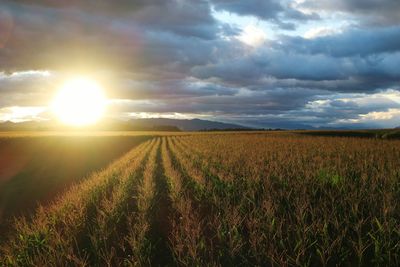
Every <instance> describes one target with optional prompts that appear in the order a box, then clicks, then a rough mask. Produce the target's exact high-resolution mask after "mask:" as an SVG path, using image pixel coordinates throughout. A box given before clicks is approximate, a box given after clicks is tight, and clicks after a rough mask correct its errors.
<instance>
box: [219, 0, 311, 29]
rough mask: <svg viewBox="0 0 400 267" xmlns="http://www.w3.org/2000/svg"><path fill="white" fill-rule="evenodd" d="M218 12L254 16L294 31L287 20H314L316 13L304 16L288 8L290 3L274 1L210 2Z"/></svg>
mask: <svg viewBox="0 0 400 267" xmlns="http://www.w3.org/2000/svg"><path fill="white" fill-rule="evenodd" d="M212 4H213V6H214V8H215V9H216V10H218V11H227V12H231V13H235V14H238V15H244V16H255V17H257V18H259V19H262V20H267V21H272V22H274V23H276V24H277V25H278V26H280V27H281V28H283V29H286V30H294V29H295V24H294V23H292V22H289V21H288V20H300V21H302V20H315V19H318V18H319V16H318V14H317V13H312V14H305V13H303V12H301V11H299V10H297V9H294V8H292V7H291V6H290V2H287V1H276V0H247V1H241V0H212Z"/></svg>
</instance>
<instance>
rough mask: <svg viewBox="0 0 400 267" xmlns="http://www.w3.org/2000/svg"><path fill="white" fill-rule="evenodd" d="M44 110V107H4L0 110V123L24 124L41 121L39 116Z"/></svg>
mask: <svg viewBox="0 0 400 267" xmlns="http://www.w3.org/2000/svg"><path fill="white" fill-rule="evenodd" d="M46 109H47V108H46V107H18V106H15V107H5V108H2V109H0V121H12V122H24V121H31V120H36V121H37V120H43V118H41V117H40V114H41V113H43V112H45V111H46Z"/></svg>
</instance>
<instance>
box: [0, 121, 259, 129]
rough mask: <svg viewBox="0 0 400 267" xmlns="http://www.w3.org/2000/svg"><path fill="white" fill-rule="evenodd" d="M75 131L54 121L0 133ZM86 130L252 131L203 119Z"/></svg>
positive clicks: (109, 123)
mask: <svg viewBox="0 0 400 267" xmlns="http://www.w3.org/2000/svg"><path fill="white" fill-rule="evenodd" d="M68 129H74V128H73V127H67V126H64V125H61V124H59V123H57V122H54V121H29V122H19V123H14V122H10V121H6V122H3V123H0V131H52V130H68ZM82 129H84V130H107V131H108V130H111V131H112V130H121V131H135V130H149V131H152V130H156V131H157V130H161V131H204V130H229V129H235V130H246V129H249V130H250V129H251V128H248V127H245V126H242V125H238V124H231V123H224V122H217V121H209V120H201V119H167V118H148V119H132V120H128V121H119V120H110V119H108V120H103V121H101V122H99V123H97V124H96V125H93V126H88V127H84V128H82Z"/></svg>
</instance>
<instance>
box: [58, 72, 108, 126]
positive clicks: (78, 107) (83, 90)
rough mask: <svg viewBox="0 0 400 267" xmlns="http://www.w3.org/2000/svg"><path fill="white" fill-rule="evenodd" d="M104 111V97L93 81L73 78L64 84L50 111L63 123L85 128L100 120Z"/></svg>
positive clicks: (99, 87) (98, 86)
mask: <svg viewBox="0 0 400 267" xmlns="http://www.w3.org/2000/svg"><path fill="white" fill-rule="evenodd" d="M105 109H106V97H105V94H104V92H103V90H102V88H101V86H100V85H99V84H98V83H97V82H95V81H94V80H91V79H87V78H75V79H71V80H68V81H67V82H65V83H64V84H63V85H62V86H61V88H60V90H59V92H58V93H57V95H56V97H55V98H54V100H53V103H52V110H53V112H54V114H55V115H56V117H57V118H58V119H59V120H60V121H61V122H63V123H65V124H67V125H72V126H85V125H90V124H94V123H96V122H97V121H98V120H100V119H101V117H102V116H103V114H104V112H105Z"/></svg>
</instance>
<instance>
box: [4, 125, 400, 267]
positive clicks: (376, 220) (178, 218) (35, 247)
mask: <svg viewBox="0 0 400 267" xmlns="http://www.w3.org/2000/svg"><path fill="white" fill-rule="evenodd" d="M147 136H148V137H145V136H142V137H140V136H134V135H132V136H125V137H110V136H109V137H104V136H103V137H96V138H99V139H96V138H94V137H91V138H89V139H88V138H85V137H71V136H70V137H49V136H42V137H24V138H22V137H14V138H9V139H5V138H4V139H1V143H0V144H1V148H2V149H3V150H4V149H9V150H10V151H12V152H13V153H14V155H15V157H16V158H18V160H19V161H20V160H21V157H22V158H23V157H24V156H23V155H26V154H28V155H29V156H30V157H33V158H34V159H32V160H31V163H30V164H31V165H29V164H28V165H27V166H30V167H23V168H22V169H23V170H24V172H23V174H21V175H23V176H21V177H22V178H18V177H20V176H18V175H17V176H15V175H14V176H10V177H9V178H8V180H7V181H5V180H4V179H3V180H2V186H1V190H2V192H1V196H2V201H3V202H4V196H8V195H10V194H11V193H10V192H12V190H16V189H15V187H16V186H17V182H14V183H15V185H14V187H10V185H8V186H7V184H10V183H11V184H12V183H13V181H17V180H18V179H23V182H24V184H25V186H24V189H23V191H20V193H18V194H17V195H16V196H15V197H14V198H13V201H12V202H13V203H19V202H18V198H23V199H24V203H26V202H34V201H38V200H39V199H41V200H42V198H38V196H37V194H36V193H35V192H36V191H47V193H46V194H42V195H41V196H43V197H44V196H47V195H48V194H50V195H51V194H52V193H53V192H54V191H53V190H54V187H57V188H58V189H57V192H59V193H58V194H57V195H56V196H53V197H52V198H51V199H52V200H51V201H42V202H41V203H42V205H40V206H39V207H37V208H36V209H35V212H31V213H30V214H29V215H28V214H27V215H25V216H17V217H16V218H15V220H14V221H13V223H12V225H11V226H10V229H8V230H7V231H6V232H5V233H4V235H2V241H1V242H2V243H1V254H0V255H1V256H0V265H1V266H150V265H152V266H165V265H169V266H174V265H177V266H219V265H223V266H335V265H342V266H358V265H363V266H370V265H381V266H388V265H391V266H398V265H399V264H400V258H399V255H400V247H399V245H398V244H400V231H399V229H400V221H399V219H400V218H399V214H400V204H399V203H400V201H399V200H400V168H399V166H400V141H397V140H382V139H374V138H356V137H326V136H322V137H321V136H308V135H303V134H298V133H293V132H271V133H269V132H265V133H261V132H255V133H250V132H245V133H239V132H237V133H196V134H188V133H181V134H175V135H174V134H169V133H164V134H157V135H151V134H149V135H147ZM74 138H78V139H76V140H75V139H74ZM67 143H68V145H67ZM111 147H112V148H111ZM110 149H111V150H110ZM29 153H31V154H29ZM4 155H5V154H2V155H1V159H2V160H4V159H6V158H7V157H5V156H4ZM7 155H8V156H9V155H12V154H10V153H7ZM77 155H80V156H79V158H77ZM91 157H94V158H96V160H95V161H94V162H93V161H90V158H91ZM116 158H118V159H116ZM18 160H16V161H13V162H15V163H17V162H19V161H18ZM92 160H93V158H92ZM85 162H92V163H91V164H87V163H85ZM42 169H43V172H41V171H39V170H42ZM90 171H93V172H92V173H91V174H89V175H87V174H86V173H87V172H90ZM42 173H43V174H44V175H43V176H41V174H42ZM66 173H69V175H66ZM41 178H43V179H46V181H47V182H44V181H41ZM50 181H51V182H50ZM41 183H49V185H48V186H47V187H43V186H42V184H41ZM50 184H51V186H50ZM4 185H6V186H4ZM17 188H18V187H17ZM39 188H40V189H39ZM61 188H63V190H61ZM7 190H11V191H8V192H7ZM19 190H22V189H19ZM43 199H46V197H44V198H43ZM9 201H11V200H9ZM15 201H17V202H15ZM8 207H10V209H14V208H16V207H12V208H11V206H8ZM18 209H19V208H18ZM10 212H11V211H10Z"/></svg>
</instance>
